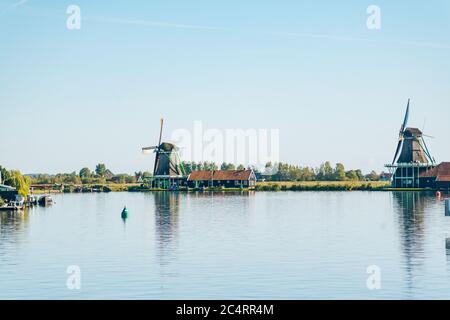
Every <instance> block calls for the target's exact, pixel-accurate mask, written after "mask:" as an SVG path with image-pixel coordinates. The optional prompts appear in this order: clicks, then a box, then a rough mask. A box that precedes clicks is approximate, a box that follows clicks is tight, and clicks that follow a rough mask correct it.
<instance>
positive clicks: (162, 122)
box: [158, 118, 164, 147]
mask: <svg viewBox="0 0 450 320" xmlns="http://www.w3.org/2000/svg"><path fill="white" fill-rule="evenodd" d="M163 124H164V119H163V118H161V120H160V129H159V141H158V147H159V146H160V145H161V138H162V131H163Z"/></svg>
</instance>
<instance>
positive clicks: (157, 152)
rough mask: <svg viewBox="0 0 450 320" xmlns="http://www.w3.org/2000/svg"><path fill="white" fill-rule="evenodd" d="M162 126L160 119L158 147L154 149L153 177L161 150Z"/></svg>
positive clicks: (162, 122) (162, 121)
mask: <svg viewBox="0 0 450 320" xmlns="http://www.w3.org/2000/svg"><path fill="white" fill-rule="evenodd" d="M163 124H164V119H163V118H161V120H160V129H159V140H158V146H157V148H156V156H155V166H154V167H153V176H154V175H155V174H156V168H157V166H158V162H159V149H160V148H161V139H162V131H163Z"/></svg>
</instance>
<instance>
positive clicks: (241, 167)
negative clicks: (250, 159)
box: [236, 164, 245, 170]
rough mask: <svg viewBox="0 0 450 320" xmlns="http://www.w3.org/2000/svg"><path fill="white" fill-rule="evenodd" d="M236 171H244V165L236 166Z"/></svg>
mask: <svg viewBox="0 0 450 320" xmlns="http://www.w3.org/2000/svg"><path fill="white" fill-rule="evenodd" d="M236 170H245V167H244V165H242V164H240V165H238V166H237V168H236Z"/></svg>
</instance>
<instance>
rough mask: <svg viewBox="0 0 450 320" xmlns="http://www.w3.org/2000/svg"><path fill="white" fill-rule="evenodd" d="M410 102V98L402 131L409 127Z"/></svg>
mask: <svg viewBox="0 0 450 320" xmlns="http://www.w3.org/2000/svg"><path fill="white" fill-rule="evenodd" d="M409 102H410V99H408V104H407V106H406V112H405V118H404V119H403V124H402V128H401V129H400V132H401V133H403V132H404V131H405V129H406V128H407V125H408V120H409Z"/></svg>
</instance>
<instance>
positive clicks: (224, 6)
mask: <svg viewBox="0 0 450 320" xmlns="http://www.w3.org/2000/svg"><path fill="white" fill-rule="evenodd" d="M69 5H77V6H79V8H80V10H81V28H80V29H79V30H69V29H68V28H67V26H66V21H67V19H68V17H69V14H67V13H66V10H67V7H68V6H69ZM370 5H376V6H378V7H379V8H380V10H381V11H380V12H381V29H378V30H370V29H368V28H367V24H366V21H367V19H368V17H369V14H368V13H367V12H366V10H367V8H368V7H369V6H370ZM408 98H411V117H410V125H411V126H415V127H419V128H421V129H422V128H424V126H425V128H424V131H425V132H426V133H427V134H428V135H431V136H433V137H434V139H427V144H428V147H429V149H430V151H431V153H432V154H433V156H434V157H435V158H436V160H437V161H438V162H441V161H450V148H449V143H448V138H449V137H450V126H449V119H450V2H449V1H444V0H431V1H427V2H419V1H414V2H412V1H405V0H403V1H375V0H371V1H331V0H330V1H323V0H319V1H299V0H296V1H287V0H277V1H275V0H267V1H254V0H248V1H238V0H227V1H206V0H203V1H199V0H191V1H183V0H164V1H162V0H161V1H159V0H158V1H157V0H153V1H114V2H113V1H93V0H90V1H85V0H72V1H44V0H42V1H38V0H0V165H3V166H5V167H7V168H10V169H19V170H21V171H22V172H24V173H58V172H72V171H78V170H80V169H81V168H82V167H90V168H94V167H95V164H97V163H100V162H101V163H105V164H106V165H107V166H108V168H110V169H111V170H112V171H113V172H115V173H121V172H127V173H133V172H135V171H141V170H151V168H152V166H153V157H152V156H149V155H143V154H142V153H141V147H143V146H147V145H154V144H156V143H157V139H158V131H159V119H160V118H161V117H164V119H165V128H164V133H163V136H164V137H163V140H167V139H169V138H170V136H171V132H173V131H174V130H177V129H180V128H185V129H192V128H193V124H194V121H202V123H203V126H204V127H206V128H213V129H219V130H224V129H230V128H231V129H233V128H241V129H248V128H256V129H279V132H280V140H279V141H280V143H279V150H280V160H281V161H283V162H289V163H292V164H298V165H302V166H306V165H307V166H314V167H316V166H318V165H320V163H322V162H324V161H327V160H328V161H331V162H332V163H336V162H342V163H344V164H345V165H346V167H347V168H349V169H350V168H361V169H363V171H366V172H368V171H370V170H372V169H375V170H377V171H381V170H383V165H384V164H385V163H389V162H391V161H392V157H393V154H394V151H395V147H396V143H397V139H398V130H399V127H400V125H401V122H402V120H403V114H404V111H405V107H406V102H407V100H408Z"/></svg>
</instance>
